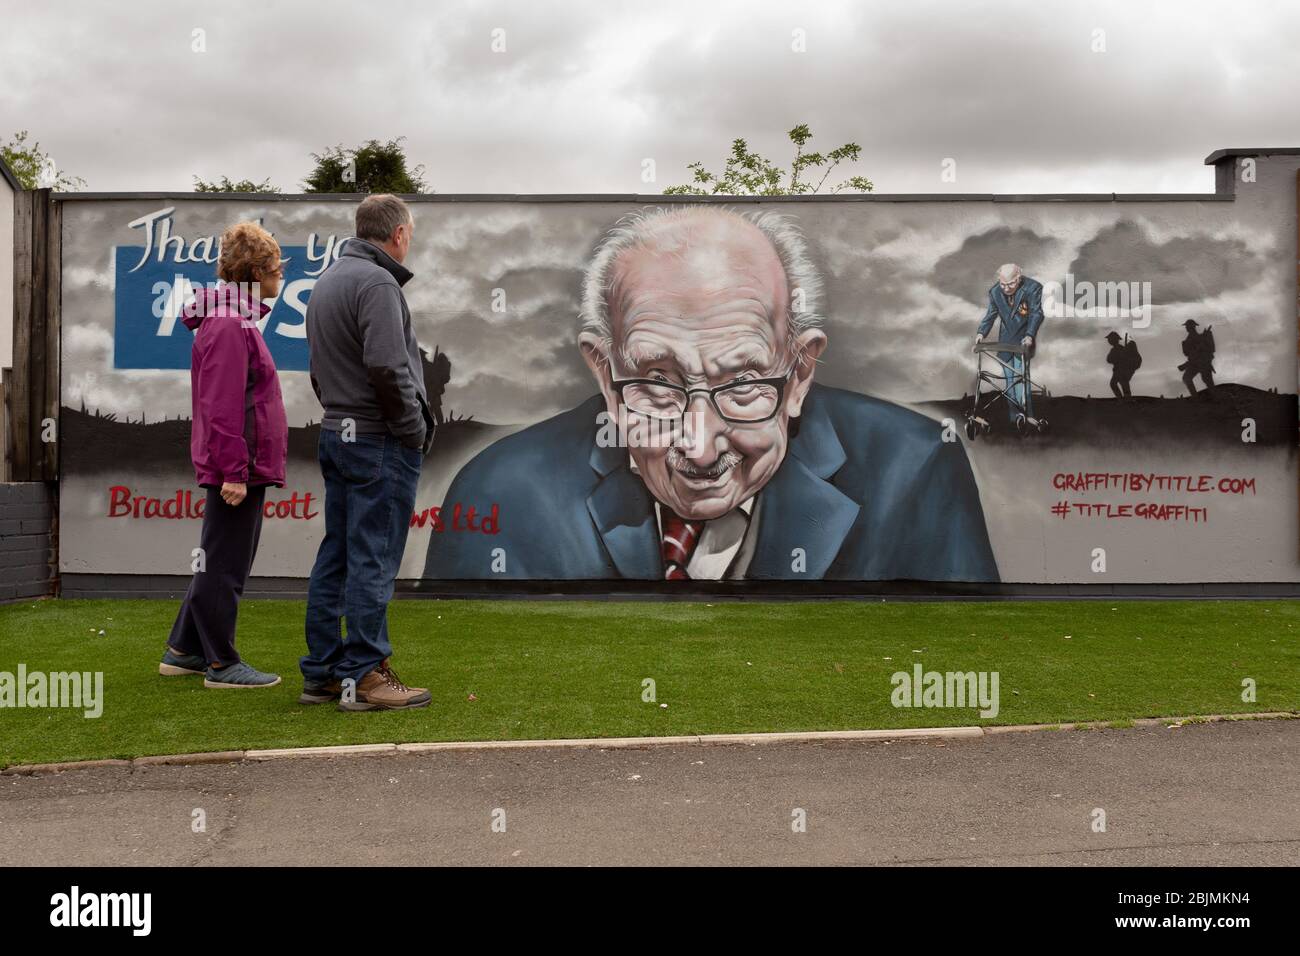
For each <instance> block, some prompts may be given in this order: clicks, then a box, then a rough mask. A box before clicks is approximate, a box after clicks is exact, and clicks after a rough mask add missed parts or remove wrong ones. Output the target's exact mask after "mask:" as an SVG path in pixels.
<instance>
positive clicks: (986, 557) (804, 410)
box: [425, 205, 998, 582]
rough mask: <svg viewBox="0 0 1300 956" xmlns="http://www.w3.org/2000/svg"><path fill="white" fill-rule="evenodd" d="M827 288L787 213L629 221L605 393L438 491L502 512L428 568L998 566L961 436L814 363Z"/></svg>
mask: <svg viewBox="0 0 1300 956" xmlns="http://www.w3.org/2000/svg"><path fill="white" fill-rule="evenodd" d="M821 297H822V291H821V280H820V277H819V275H818V274H817V271H816V269H815V268H814V266H813V264H812V262H811V261H810V257H809V253H808V250H807V246H806V243H805V241H804V239H803V237H802V235H801V234H800V232H799V231H798V229H797V228H796V226H795V224H794V223H793V222H792V221H791V220H790V219H789V218H788V217H785V216H782V215H779V214H776V213H770V212H757V213H748V212H743V213H742V212H737V211H732V210H730V209H726V208H723V207H720V206H711V205H694V206H679V207H670V208H667V209H655V210H651V211H646V212H641V213H637V214H634V215H631V216H628V217H625V218H624V219H622V220H620V221H619V223H618V224H617V225H615V227H614V228H613V229H611V230H610V231H609V232H608V233H607V234H606V236H605V237H604V239H603V241H602V242H601V243H600V244H599V246H598V247H597V248H596V250H595V253H594V255H593V256H592V258H591V260H590V262H589V263H588V266H587V269H586V273H585V280H584V288H583V296H582V309H581V316H580V323H581V325H580V331H579V334H578V348H579V349H580V350H581V353H582V357H583V358H584V360H585V362H586V365H587V367H588V368H589V369H590V370H591V375H592V377H593V379H594V384H595V387H596V394H594V395H592V397H591V398H590V399H588V400H587V401H585V402H583V403H582V404H581V405H579V406H577V407H576V408H573V409H571V410H569V411H567V412H563V413H561V414H559V415H556V416H555V417H553V418H550V419H547V420H545V421H542V422H539V423H537V424H535V425H532V426H531V427H529V428H525V429H524V430H522V431H519V432H516V433H515V434H512V435H510V436H508V437H505V438H502V439H500V440H499V441H497V442H495V443H494V444H492V445H490V446H489V447H488V448H486V449H484V450H483V451H482V452H481V453H480V454H479V455H478V456H477V457H475V458H473V459H472V460H471V461H470V462H469V463H468V464H466V465H465V467H464V468H462V469H461V471H460V472H459V474H458V475H457V476H456V478H455V479H454V481H453V482H452V485H451V488H450V490H449V491H448V493H447V497H446V501H447V502H448V503H451V502H455V503H459V504H460V505H461V506H462V507H469V506H474V507H476V508H477V509H478V511H479V512H480V513H484V514H486V513H488V512H489V511H490V510H491V508H492V506H493V505H497V506H498V507H499V509H500V531H499V533H498V534H495V535H482V534H440V535H435V536H434V537H433V539H432V541H431V544H430V548H429V555H428V561H427V566H426V571H425V576H426V577H427V578H437V579H457V578H460V579H464V578H531V579H537V580H565V579H602V578H603V579H608V578H626V579H641V580H660V581H668V582H674V581H689V580H739V579H748V580H763V579H766V580H772V579H786V580H822V579H828V580H829V579H838V580H861V581H882V580H921V581H978V582H990V581H997V580H998V571H997V565H996V562H995V561H994V557H993V552H992V549H991V548H990V546H989V538H988V532H987V529H986V527H985V522H984V513H983V509H982V508H981V505H980V498H979V492H978V489H977V487H976V484H975V480H974V477H973V475H972V473H971V468H970V465H969V463H968V461H967V458H966V453H965V450H964V449H963V447H962V445H961V443H960V442H959V441H944V440H943V429H942V427H941V426H940V424H939V423H938V422H935V421H933V420H931V419H929V418H926V417H925V416H922V415H920V414H918V413H915V412H912V411H910V410H908V409H905V408H902V407H900V406H898V405H893V404H890V403H889V402H885V401H882V400H879V399H876V398H871V397H868V396H866V395H860V394H857V393H854V392H849V391H843V390H840V389H835V388H829V387H827V386H823V385H818V384H817V383H816V382H814V373H815V371H816V365H817V360H818V358H819V357H820V356H821V355H822V354H823V352H824V351H825V350H826V349H827V348H828V346H829V343H828V341H827V336H826V334H825V332H824V331H823V330H822V328H821V316H820V314H819V312H818V309H819V307H820V305H821V301H820V300H821ZM614 423H617V425H615V424H614ZM638 433H639V434H640V435H641V439H640V440H638V438H637V435H638ZM647 435H648V436H650V439H651V440H645V436H647Z"/></svg>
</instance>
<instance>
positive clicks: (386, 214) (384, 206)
mask: <svg viewBox="0 0 1300 956" xmlns="http://www.w3.org/2000/svg"><path fill="white" fill-rule="evenodd" d="M413 221H414V220H413V219H412V218H411V210H410V208H409V207H408V206H407V205H406V203H404V202H402V200H400V199H398V198H397V197H396V196H394V195H393V194H392V193H375V194H374V195H371V196H367V197H366V198H365V199H363V200H361V205H359V206H357V238H358V239H366V240H368V241H370V242H387V241H388V240H389V239H391V238H392V237H393V230H394V229H396V228H397V227H398V226H405V225H409V224H410V223H411V222H413Z"/></svg>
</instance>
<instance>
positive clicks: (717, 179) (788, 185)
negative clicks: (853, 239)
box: [664, 123, 875, 196]
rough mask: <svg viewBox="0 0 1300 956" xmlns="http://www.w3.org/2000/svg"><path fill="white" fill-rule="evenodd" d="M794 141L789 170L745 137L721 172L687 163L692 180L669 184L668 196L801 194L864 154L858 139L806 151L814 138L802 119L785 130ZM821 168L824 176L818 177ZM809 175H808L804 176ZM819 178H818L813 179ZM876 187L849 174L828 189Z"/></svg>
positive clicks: (735, 144)
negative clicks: (757, 150) (752, 146)
mask: <svg viewBox="0 0 1300 956" xmlns="http://www.w3.org/2000/svg"><path fill="white" fill-rule="evenodd" d="M786 135H787V136H789V138H790V142H792V143H794V147H795V149H794V160H793V161H792V162H791V163H790V171H789V173H788V174H787V173H786V171H785V170H784V169H782V168H781V167H780V166H776V165H774V164H773V163H772V162H771V161H769V160H767V159H765V158H763V157H762V156H760V155H759V154H758V153H755V152H754V151H752V150H751V149H750V148H749V144H748V143H747V142H745V140H743V139H737V140H733V141H732V143H731V155H730V156H729V157H727V162H726V165H725V166H724V167H723V170H722V174H721V175H715V174H713V173H711V172H709V171H708V170H707V169H705V168H704V164H703V163H699V162H695V163H690V164H688V165H687V167H686V168H687V169H690V170H692V171H693V172H694V174H695V179H694V181H693V182H691V183H688V184H686V185H682V186H670V187H668V188H667V189H665V190H664V194H665V195H669V196H710V195H712V196H802V195H805V194H813V193H817V192H820V191H821V189H822V187H823V186H824V185H826V180H827V179H828V178H829V177H830V174H831V172H832V171H834V169H835V168H836V167H837V166H839V165H840V163H844V162H849V163H855V162H857V161H858V157H859V156H860V155H861V154H862V147H861V146H859V145H858V144H857V143H845V144H844V145H843V146H840V147H839V148H837V149H833V150H831V151H830V152H829V153H816V152H813V153H805V152H804V146H805V145H806V144H807V142H808V141H809V140H810V139H812V130H810V129H809V128H808V124H806V123H801V124H800V125H798V126H796V127H795V128H794V129H792V130H790V132H789V133H788V134H786ZM818 170H821V177H820V178H818V177H817V172H818ZM805 176H807V178H805ZM812 180H816V182H815V183H814V182H812ZM873 188H875V187H873V186H872V184H871V180H869V179H867V178H866V177H865V176H850V177H849V178H848V179H846V180H844V182H842V183H839V184H838V185H836V186H834V187H832V188H831V189H829V190H827V191H828V192H830V193H838V192H841V191H843V190H849V191H851V192H863V193H869V192H871V190H872V189H873Z"/></svg>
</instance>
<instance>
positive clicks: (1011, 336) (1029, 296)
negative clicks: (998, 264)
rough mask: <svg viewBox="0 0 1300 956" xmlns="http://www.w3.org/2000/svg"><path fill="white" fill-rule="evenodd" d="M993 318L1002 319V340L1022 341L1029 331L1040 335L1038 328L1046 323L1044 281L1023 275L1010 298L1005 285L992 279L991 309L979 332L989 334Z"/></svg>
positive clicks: (1034, 335) (986, 313)
mask: <svg viewBox="0 0 1300 956" xmlns="http://www.w3.org/2000/svg"><path fill="white" fill-rule="evenodd" d="M994 319H999V320H1001V332H1000V333H999V334H998V341H999V342H1015V343H1019V342H1020V340H1021V339H1023V338H1024V337H1025V336H1026V335H1028V336H1031V337H1033V338H1038V329H1039V327H1040V326H1042V324H1043V284H1042V283H1041V282H1038V281H1036V280H1034V279H1031V278H1029V277H1028V276H1024V277H1022V278H1021V280H1020V287H1019V288H1018V289H1016V292H1015V295H1013V296H1012V297H1011V301H1010V302H1008V301H1007V297H1006V296H1005V295H1003V293H1002V286H1001V285H1000V284H999V283H997V282H995V283H993V288H991V289H989V307H988V311H987V312H985V313H984V321H982V322H981V323H980V328H979V334H980V335H982V336H984V337H985V338H987V337H988V334H989V332H991V331H992V330H993V320H994Z"/></svg>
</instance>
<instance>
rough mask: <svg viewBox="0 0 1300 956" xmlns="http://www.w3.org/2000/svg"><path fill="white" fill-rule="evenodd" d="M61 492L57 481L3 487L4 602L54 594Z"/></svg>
mask: <svg viewBox="0 0 1300 956" xmlns="http://www.w3.org/2000/svg"><path fill="white" fill-rule="evenodd" d="M57 493H58V492H57V487H56V486H55V485H54V483H53V482H49V483H47V482H43V481H24V482H13V483H5V484H0V603H4V602H8V601H21V600H26V599H27V598H33V597H47V596H49V595H51V594H53V593H54V589H55V586H56V584H57V580H58V576H57V568H58V552H57V551H56V547H57V536H56V532H55V527H54V523H55V515H56V514H57V513H58V509H57V507H56V504H55V500H56V499H55V495H56V494H57Z"/></svg>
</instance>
